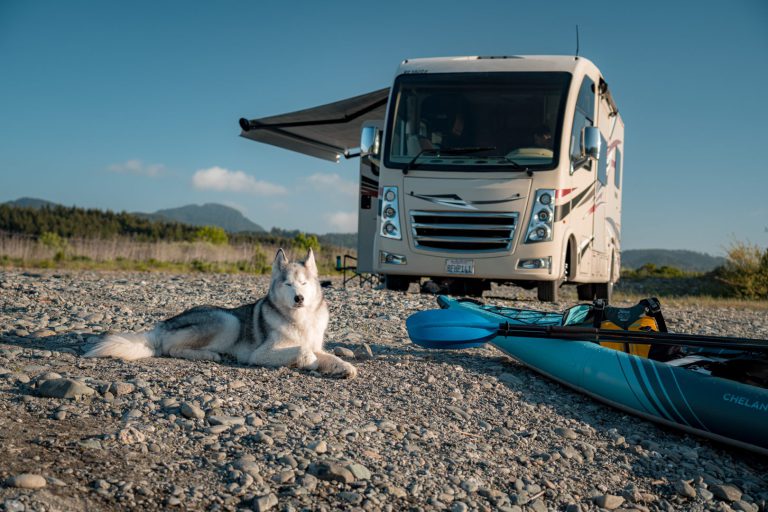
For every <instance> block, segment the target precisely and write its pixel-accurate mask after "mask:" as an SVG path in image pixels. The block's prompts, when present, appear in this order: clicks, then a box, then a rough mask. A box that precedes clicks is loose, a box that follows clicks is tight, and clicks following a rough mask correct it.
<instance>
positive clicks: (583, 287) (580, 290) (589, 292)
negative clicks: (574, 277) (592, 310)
mask: <svg viewBox="0 0 768 512" xmlns="http://www.w3.org/2000/svg"><path fill="white" fill-rule="evenodd" d="M576 295H578V296H579V300H595V285H594V284H592V283H586V284H578V285H576Z"/></svg>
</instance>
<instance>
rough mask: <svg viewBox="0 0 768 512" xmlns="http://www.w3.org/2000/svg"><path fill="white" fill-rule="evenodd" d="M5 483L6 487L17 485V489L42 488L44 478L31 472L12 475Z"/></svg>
mask: <svg viewBox="0 0 768 512" xmlns="http://www.w3.org/2000/svg"><path fill="white" fill-rule="evenodd" d="M5 483H6V485H7V486H8V487H18V488H19V489H42V488H43V487H45V486H46V481H45V478H43V477H42V476H40V475H34V474H32V473H22V474H20V475H16V476H12V477H11V478H9V479H8V480H7V481H6V482H5Z"/></svg>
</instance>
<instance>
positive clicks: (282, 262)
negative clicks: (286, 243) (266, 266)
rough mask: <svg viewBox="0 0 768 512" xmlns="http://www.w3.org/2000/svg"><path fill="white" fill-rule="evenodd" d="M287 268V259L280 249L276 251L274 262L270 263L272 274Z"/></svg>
mask: <svg viewBox="0 0 768 512" xmlns="http://www.w3.org/2000/svg"><path fill="white" fill-rule="evenodd" d="M287 266H288V258H287V257H286V256H285V252H284V251H283V249H282V248H280V249H278V250H277V254H276V255H275V261H273V262H272V272H282V271H283V270H285V268H286V267H287Z"/></svg>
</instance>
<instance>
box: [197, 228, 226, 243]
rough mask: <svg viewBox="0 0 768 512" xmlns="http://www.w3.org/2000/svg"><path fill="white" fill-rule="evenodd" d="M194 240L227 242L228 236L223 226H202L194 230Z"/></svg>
mask: <svg viewBox="0 0 768 512" xmlns="http://www.w3.org/2000/svg"><path fill="white" fill-rule="evenodd" d="M195 241H196V242H208V243H210V244H213V245H225V244H227V243H229V237H228V236H227V232H226V231H224V228H220V227H218V226H203V227H201V228H200V229H198V230H197V231H196V232H195Z"/></svg>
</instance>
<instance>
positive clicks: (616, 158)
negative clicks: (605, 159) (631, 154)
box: [613, 148, 621, 188]
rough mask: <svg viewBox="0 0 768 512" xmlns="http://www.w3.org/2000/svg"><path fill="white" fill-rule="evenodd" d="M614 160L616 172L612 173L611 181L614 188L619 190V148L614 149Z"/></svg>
mask: <svg viewBox="0 0 768 512" xmlns="http://www.w3.org/2000/svg"><path fill="white" fill-rule="evenodd" d="M614 158H615V160H616V170H615V171H614V173H613V179H614V183H615V184H616V188H621V150H620V149H619V148H616V156H615V157H614Z"/></svg>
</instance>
